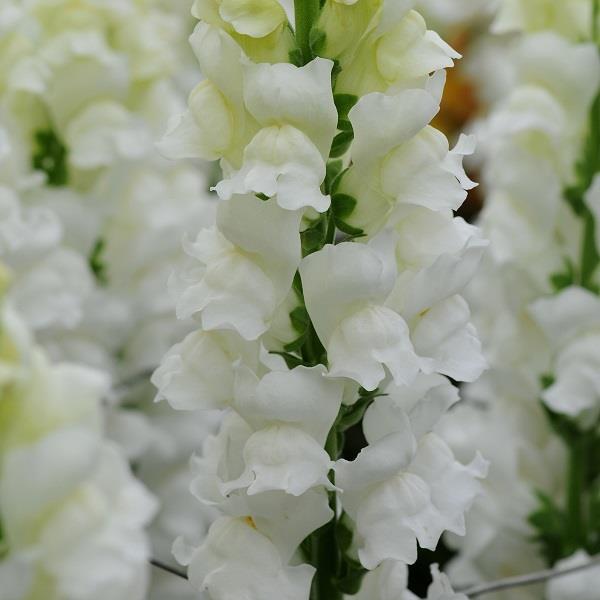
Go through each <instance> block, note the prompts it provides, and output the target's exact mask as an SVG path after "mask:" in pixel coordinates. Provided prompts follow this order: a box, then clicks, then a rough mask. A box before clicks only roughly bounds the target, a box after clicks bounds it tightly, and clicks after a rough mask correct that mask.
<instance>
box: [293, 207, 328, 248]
mask: <svg viewBox="0 0 600 600" xmlns="http://www.w3.org/2000/svg"><path fill="white" fill-rule="evenodd" d="M328 232H329V219H328V215H327V214H323V215H321V216H320V217H319V218H318V219H315V220H314V221H313V222H312V223H311V224H310V226H309V227H307V228H306V229H305V230H304V231H302V232H301V233H300V241H301V243H302V256H308V255H309V254H312V253H313V252H316V251H317V250H320V249H321V248H322V247H323V246H324V245H325V244H326V243H327V237H328Z"/></svg>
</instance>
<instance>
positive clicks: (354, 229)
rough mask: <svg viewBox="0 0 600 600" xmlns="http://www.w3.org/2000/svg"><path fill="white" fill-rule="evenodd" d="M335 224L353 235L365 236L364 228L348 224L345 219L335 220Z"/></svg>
mask: <svg viewBox="0 0 600 600" xmlns="http://www.w3.org/2000/svg"><path fill="white" fill-rule="evenodd" d="M335 226H336V227H337V228H338V229H339V230H340V231H343V232H344V233H347V234H348V235H351V236H352V237H363V236H364V235H366V234H365V232H364V231H363V230H362V229H358V228H357V227H352V225H348V223H346V222H345V221H342V220H341V219H336V220H335Z"/></svg>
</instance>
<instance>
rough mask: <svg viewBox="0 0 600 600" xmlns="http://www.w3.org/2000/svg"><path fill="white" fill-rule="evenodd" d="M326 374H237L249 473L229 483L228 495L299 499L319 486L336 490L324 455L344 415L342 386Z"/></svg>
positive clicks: (301, 369)
mask: <svg viewBox="0 0 600 600" xmlns="http://www.w3.org/2000/svg"><path fill="white" fill-rule="evenodd" d="M325 373H326V371H325V368H324V367H323V366H321V365H320V366H316V367H312V368H307V367H302V366H300V367H296V368H295V369H292V370H291V371H271V372H270V373H267V374H266V375H264V376H263V377H262V378H261V379H258V378H257V377H256V375H254V373H253V372H252V371H251V370H249V369H248V368H246V367H241V368H240V370H238V373H237V377H236V382H235V401H234V408H235V409H236V411H237V412H238V413H239V414H240V415H241V416H242V417H243V418H244V419H245V420H246V422H247V423H248V426H249V428H250V429H249V431H248V433H249V436H248V438H247V439H246V440H245V442H244V444H243V450H242V456H243V461H244V465H245V467H244V470H243V472H242V473H241V474H240V475H239V477H238V478H237V479H234V480H232V481H227V482H224V483H223V484H222V486H221V491H222V493H223V494H228V493H229V492H231V491H234V490H237V489H247V493H248V494H249V495H253V494H258V493H260V492H264V491H269V490H282V491H285V492H286V493H288V494H291V495H294V496H299V495H301V494H303V493H304V492H306V491H307V490H309V489H310V488H312V487H316V486H321V485H323V486H326V487H327V488H328V489H335V488H334V486H332V484H331V483H330V481H329V479H328V478H327V474H328V472H329V470H330V469H331V467H333V462H332V461H331V459H330V457H329V455H328V454H327V452H326V451H325V450H324V449H323V446H324V445H325V440H326V438H327V434H328V432H329V429H330V428H331V426H332V424H333V422H334V421H335V418H336V416H337V413H338V411H339V408H340V405H341V402H342V394H343V382H341V381H337V380H334V379H331V378H327V377H325Z"/></svg>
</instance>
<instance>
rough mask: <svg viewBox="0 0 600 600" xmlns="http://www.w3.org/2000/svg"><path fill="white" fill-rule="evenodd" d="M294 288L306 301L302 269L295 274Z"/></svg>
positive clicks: (301, 298)
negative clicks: (301, 275) (301, 274)
mask: <svg viewBox="0 0 600 600" xmlns="http://www.w3.org/2000/svg"><path fill="white" fill-rule="evenodd" d="M292 289H293V290H294V292H296V295H297V296H298V298H299V299H300V300H301V301H302V302H304V293H303V291H302V278H301V277H300V271H296V273H295V275H294V281H293V282H292Z"/></svg>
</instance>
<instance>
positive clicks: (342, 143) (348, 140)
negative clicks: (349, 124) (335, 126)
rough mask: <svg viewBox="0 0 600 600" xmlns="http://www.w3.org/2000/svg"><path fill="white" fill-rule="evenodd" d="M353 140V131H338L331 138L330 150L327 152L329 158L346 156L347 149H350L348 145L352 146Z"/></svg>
mask: <svg viewBox="0 0 600 600" xmlns="http://www.w3.org/2000/svg"><path fill="white" fill-rule="evenodd" d="M353 139H354V132H353V131H340V133H338V134H337V135H336V136H335V137H334V138H333V143H332V144H331V150H330V151H329V157H330V158H338V157H340V156H343V155H344V154H346V152H347V151H348V148H350V144H352V140H353Z"/></svg>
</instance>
